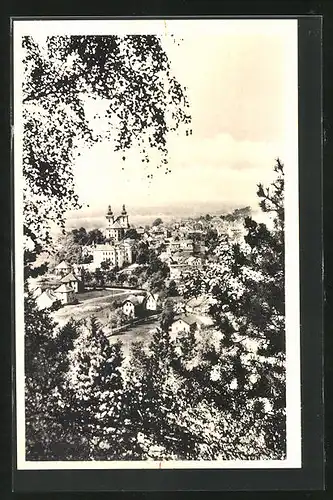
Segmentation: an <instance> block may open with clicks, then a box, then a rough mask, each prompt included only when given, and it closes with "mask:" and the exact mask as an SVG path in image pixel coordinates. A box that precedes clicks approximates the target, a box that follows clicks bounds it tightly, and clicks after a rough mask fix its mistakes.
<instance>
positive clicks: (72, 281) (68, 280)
mask: <svg viewBox="0 0 333 500" xmlns="http://www.w3.org/2000/svg"><path fill="white" fill-rule="evenodd" d="M61 283H65V284H67V285H69V286H70V287H71V288H72V290H73V291H74V292H75V293H79V289H80V288H81V287H80V284H81V281H79V280H78V279H77V278H76V277H75V276H74V274H73V273H69V274H67V275H66V276H64V277H63V278H62V279H61Z"/></svg>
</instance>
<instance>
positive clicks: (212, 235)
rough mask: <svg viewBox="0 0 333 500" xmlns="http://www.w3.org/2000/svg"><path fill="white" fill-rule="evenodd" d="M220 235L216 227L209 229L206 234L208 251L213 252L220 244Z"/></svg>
mask: <svg viewBox="0 0 333 500" xmlns="http://www.w3.org/2000/svg"><path fill="white" fill-rule="evenodd" d="M218 241H219V237H218V233H217V230H216V229H208V231H207V233H206V236H205V246H206V247H207V248H208V253H212V252H213V251H214V250H215V248H216V247H217V245H218Z"/></svg>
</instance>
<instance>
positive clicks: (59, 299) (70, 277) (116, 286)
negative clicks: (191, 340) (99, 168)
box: [30, 205, 250, 340]
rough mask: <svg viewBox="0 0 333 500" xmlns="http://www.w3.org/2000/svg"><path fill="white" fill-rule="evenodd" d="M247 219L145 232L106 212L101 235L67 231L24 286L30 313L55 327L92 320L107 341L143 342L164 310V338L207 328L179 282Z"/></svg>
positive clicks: (202, 305)
mask: <svg viewBox="0 0 333 500" xmlns="http://www.w3.org/2000/svg"><path fill="white" fill-rule="evenodd" d="M249 212H250V209H249V208H248V207H246V208H244V209H236V210H234V211H233V212H232V213H229V214H222V215H209V214H206V215H202V216H200V217H196V218H187V219H185V218H184V219H181V220H175V221H173V222H169V223H164V222H163V221H162V219H161V218H157V219H156V220H155V221H154V222H153V223H152V225H151V226H145V227H142V226H139V227H134V226H133V225H131V224H130V220H129V215H128V213H127V210H126V207H125V205H123V207H122V210H121V212H120V214H119V215H118V216H117V215H115V214H114V213H113V211H112V208H111V206H109V207H108V209H107V211H106V213H105V221H106V222H105V227H104V228H102V229H97V230H93V231H90V233H88V232H87V231H86V230H85V229H84V228H80V229H74V230H72V232H71V233H69V234H68V235H67V237H66V238H65V239H64V240H63V241H62V240H60V242H59V243H58V246H57V248H56V251H55V261H54V263H53V264H52V263H51V265H50V266H49V269H48V272H47V273H46V274H44V275H43V277H42V278H39V279H35V280H31V282H30V286H31V289H32V290H33V295H34V297H35V299H36V303H37V306H38V308H39V309H49V310H50V311H51V312H52V315H53V316H54V318H55V320H56V321H57V322H58V323H59V324H60V325H62V324H65V323H66V322H67V321H68V320H70V319H71V318H74V319H76V320H80V319H85V318H88V317H91V316H94V317H96V318H97V319H98V320H99V322H100V324H101V325H102V326H103V330H104V331H105V333H106V334H107V336H108V337H109V338H110V337H115V338H117V336H118V335H122V336H124V334H129V335H130V337H131V339H133V340H135V339H136V338H141V337H142V336H145V334H146V333H147V332H152V331H153V330H154V328H156V326H157V325H158V324H159V322H160V318H161V314H162V313H163V311H164V310H165V309H166V308H170V307H171V308H172V321H171V324H170V328H169V329H170V335H171V336H172V335H175V334H177V332H180V331H184V332H190V331H200V330H204V329H209V328H211V326H212V321H211V318H210V317H209V315H208V307H209V299H208V297H207V296H205V295H204V294H202V295H200V296H198V297H196V298H191V299H189V300H186V299H185V295H186V294H185V293H184V292H185V290H184V283H183V277H184V275H186V273H188V272H194V270H195V269H202V267H203V266H204V265H205V263H206V261H211V260H214V259H216V258H217V257H216V255H215V254H214V248H215V245H217V243H218V242H219V248H220V249H221V240H222V241H223V240H225V244H226V248H227V247H228V243H227V242H229V243H230V242H237V241H240V240H241V239H242V237H243V231H244V224H243V220H244V217H245V216H247V215H248V214H249ZM73 249H74V251H73ZM222 249H223V245H222ZM62 257H64V258H62ZM66 257H67V258H66Z"/></svg>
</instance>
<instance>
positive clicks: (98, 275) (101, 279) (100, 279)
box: [94, 267, 105, 286]
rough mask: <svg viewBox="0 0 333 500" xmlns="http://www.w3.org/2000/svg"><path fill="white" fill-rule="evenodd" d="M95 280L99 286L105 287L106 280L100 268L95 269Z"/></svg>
mask: <svg viewBox="0 0 333 500" xmlns="http://www.w3.org/2000/svg"><path fill="white" fill-rule="evenodd" d="M94 275H95V280H96V282H97V284H98V285H99V286H104V284H105V279H104V273H103V272H102V271H101V269H100V268H99V267H97V268H96V269H95V274H94Z"/></svg>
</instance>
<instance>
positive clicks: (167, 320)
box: [160, 298, 175, 333]
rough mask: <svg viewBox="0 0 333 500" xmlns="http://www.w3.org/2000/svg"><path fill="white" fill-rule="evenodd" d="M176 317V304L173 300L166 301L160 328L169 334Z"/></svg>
mask: <svg viewBox="0 0 333 500" xmlns="http://www.w3.org/2000/svg"><path fill="white" fill-rule="evenodd" d="M174 317H175V306H174V302H173V300H172V299H171V298H168V299H166V300H165V302H164V305H163V311H162V315H161V323H160V326H161V328H162V330H163V331H165V332H167V333H168V332H169V329H170V326H171V325H172V323H173V320H174Z"/></svg>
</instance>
